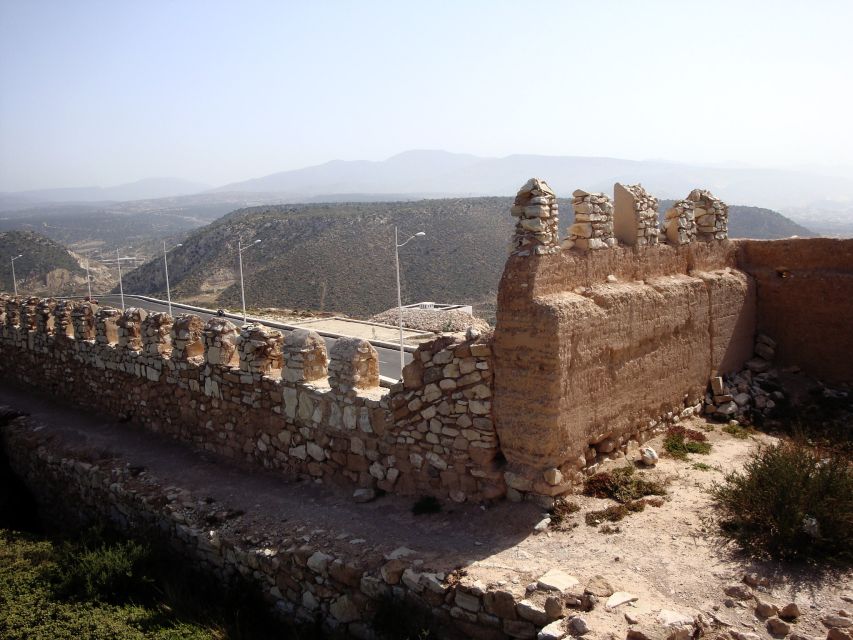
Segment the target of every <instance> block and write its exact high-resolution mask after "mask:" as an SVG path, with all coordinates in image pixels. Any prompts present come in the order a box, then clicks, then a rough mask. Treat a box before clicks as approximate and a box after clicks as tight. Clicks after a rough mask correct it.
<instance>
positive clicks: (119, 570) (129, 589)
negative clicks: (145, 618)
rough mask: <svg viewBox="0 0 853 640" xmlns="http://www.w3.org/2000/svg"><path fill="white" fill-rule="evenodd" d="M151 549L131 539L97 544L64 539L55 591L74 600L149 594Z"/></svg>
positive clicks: (124, 599) (110, 599)
mask: <svg viewBox="0 0 853 640" xmlns="http://www.w3.org/2000/svg"><path fill="white" fill-rule="evenodd" d="M150 553H151V551H150V549H149V548H148V547H147V546H145V545H141V544H139V543H138V542H135V541H133V540H124V541H121V542H116V543H109V542H102V543H100V544H98V545H96V546H89V545H77V544H72V543H70V542H66V543H65V544H64V545H63V546H62V548H61V550H60V553H59V563H58V566H59V576H58V577H59V580H58V584H57V593H58V594H59V595H61V596H63V597H70V598H74V599H77V600H94V601H97V600H102V601H105V602H127V601H128V600H130V599H131V598H133V597H134V596H136V597H138V598H140V599H143V598H144V597H146V596H148V593H147V592H148V591H149V589H148V587H150V584H151V582H152V581H151V579H150V578H149V577H148V576H147V575H146V565H148V564H150V562H151V561H150Z"/></svg>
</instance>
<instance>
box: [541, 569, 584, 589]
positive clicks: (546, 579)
mask: <svg viewBox="0 0 853 640" xmlns="http://www.w3.org/2000/svg"><path fill="white" fill-rule="evenodd" d="M536 582H537V585H538V586H539V588H540V589H544V590H545V591H559V592H560V593H565V592H567V591H568V590H569V589H571V588H572V587H574V586H576V585H577V584H578V579H577V578H575V577H574V576H571V575H569V574H568V573H566V572H565V571H563V570H561V569H551V570H550V571H548V572H547V573H546V574H544V575H543V576H541V577H540V578H539V580H537V581H536Z"/></svg>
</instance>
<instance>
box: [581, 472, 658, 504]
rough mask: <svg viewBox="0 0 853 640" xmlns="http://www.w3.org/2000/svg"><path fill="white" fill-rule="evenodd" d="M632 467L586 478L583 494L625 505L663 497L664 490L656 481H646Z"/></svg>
mask: <svg viewBox="0 0 853 640" xmlns="http://www.w3.org/2000/svg"><path fill="white" fill-rule="evenodd" d="M634 471H635V470H634V467H619V468H618V469H614V470H613V471H602V472H600V473H596V474H595V475H593V476H590V477H589V478H587V480H586V482H585V483H584V493H585V494H586V495H588V496H593V497H595V498H610V499H612V500H616V502H621V503H623V504H624V503H627V502H630V501H631V500H637V499H638V498H642V497H644V496H663V495H666V489H665V488H664V486H663V484H662V483H660V482H658V481H656V480H647V479H646V478H645V477H644V475H643V474H635V473H634Z"/></svg>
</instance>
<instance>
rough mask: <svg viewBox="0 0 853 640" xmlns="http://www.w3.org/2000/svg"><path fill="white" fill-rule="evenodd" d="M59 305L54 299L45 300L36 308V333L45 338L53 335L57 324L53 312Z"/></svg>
mask: <svg viewBox="0 0 853 640" xmlns="http://www.w3.org/2000/svg"><path fill="white" fill-rule="evenodd" d="M56 305H57V301H56V299H54V298H44V299H42V300H40V301H39V304H38V307H36V331H37V332H38V333H40V334H42V335H44V336H49V335H53V328H54V325H55V323H56V318H55V317H54V315H53V310H54V308H55V307H56Z"/></svg>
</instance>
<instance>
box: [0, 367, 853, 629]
mask: <svg viewBox="0 0 853 640" xmlns="http://www.w3.org/2000/svg"><path fill="white" fill-rule="evenodd" d="M0 404H5V405H9V406H11V407H14V408H16V409H19V410H24V411H27V412H29V413H30V414H31V415H32V417H33V419H34V421H35V422H36V423H37V424H38V426H37V429H38V431H39V434H38V437H39V438H45V439H57V440H54V441H55V442H58V441H62V442H63V443H65V444H67V445H68V446H70V447H72V448H74V449H75V450H77V451H80V452H88V453H89V454H90V455H92V456H94V457H104V456H114V457H119V458H122V459H125V460H127V461H128V462H129V463H130V464H134V465H138V466H142V467H144V468H145V469H146V473H147V474H150V477H156V478H157V480H158V481H159V482H160V483H161V484H164V485H171V486H174V487H176V488H179V489H182V490H185V491H186V492H187V495H188V496H189V495H192V496H193V498H194V499H202V498H207V499H209V500H215V501H216V502H217V503H221V504H222V505H223V506H224V507H225V508H227V509H229V510H232V511H235V512H239V511H242V512H244V514H243V515H241V516H239V517H237V518H235V519H234V520H233V521H231V522H230V523H229V525H228V526H229V527H231V528H232V529H233V531H234V532H235V533H240V534H241V535H244V536H246V539H250V540H252V541H253V542H255V543H256V544H258V545H265V546H266V545H288V544H291V543H292V542H293V541H294V540H299V541H304V542H306V543H310V544H311V545H312V546H316V547H318V548H319V547H324V548H327V549H330V550H332V551H333V552H334V553H335V554H336V555H338V556H341V555H344V554H346V555H347V556H348V557H350V558H353V559H360V560H361V561H362V562H364V563H366V564H368V565H370V564H374V563H381V562H382V558H383V556H385V555H386V554H388V553H389V552H391V551H392V550H394V549H398V548H399V547H406V548H408V549H410V550H412V553H411V554H409V555H407V556H406V559H407V560H409V561H411V562H413V563H414V564H415V566H416V567H419V570H424V571H426V570H432V571H436V572H443V573H447V572H450V571H451V570H453V569H464V570H465V572H466V573H467V575H466V577H465V578H464V579H465V580H480V581H482V582H483V583H485V584H491V585H496V584H498V585H502V586H503V587H504V588H506V589H508V590H511V591H514V592H515V593H517V594H523V593H524V591H525V587H526V586H527V585H528V584H529V583H531V582H534V581H535V580H536V579H537V578H538V577H539V576H541V575H542V574H544V573H545V572H546V571H548V570H550V569H554V568H559V569H562V570H563V571H565V572H567V573H569V574H571V575H573V576H575V577H576V578H577V579H578V580H580V583H581V584H582V585H584V584H586V583H587V582H588V581H589V580H590V579H591V578H593V577H594V576H596V575H601V576H604V577H605V578H606V579H607V580H608V581H609V582H610V584H611V585H612V586H613V587H614V588H615V589H616V590H619V591H629V592H631V593H632V594H634V595H636V596H638V600H637V601H636V602H635V603H633V604H631V605H622V606H620V607H618V608H617V609H616V610H614V611H612V612H610V611H606V610H605V607H604V603H603V601H602V602H600V603H599V604H598V605H597V606H596V607H595V609H594V610H593V611H590V612H588V613H584V614H582V615H583V616H584V618H585V619H586V621H587V622H588V624H589V627H590V630H591V631H590V633H589V634H587V635H585V636H584V637H585V638H605V637H610V636H609V634H610V633H613V634H615V637H616V638H620V639H621V638H624V637H625V633H626V631H627V630H628V628H629V625H628V622H627V620H626V618H625V615H624V614H625V613H626V612H628V613H629V614H630V615H632V616H635V617H637V618H638V619H640V620H641V621H642V620H644V619H647V618H651V617H653V616H654V615H656V614H657V612H659V611H660V610H661V609H670V610H673V611H677V612H680V613H684V614H689V615H695V614H697V613H700V612H702V613H703V614H705V616H706V619H707V618H709V617H710V616H715V617H716V618H717V619H718V620H719V621H720V622H721V623H722V624H723V625H731V627H725V626H721V627H720V629H721V630H725V629H727V628H728V629H733V630H737V631H740V632H742V633H755V634H757V635H758V637H760V638H770V637H771V636H770V635H769V634H768V633H767V631H766V629H765V626H764V622H763V621H762V620H760V619H758V618H756V617H755V615H754V613H753V610H754V603H751V602H747V603H743V604H735V605H734V606H732V607H727V606H726V605H725V604H724V601H725V600H726V599H727V596H726V595H725V594H724V592H723V589H724V588H725V587H726V586H727V585H730V584H737V583H740V582H741V580H742V578H743V577H744V575H745V574H747V573H757V574H758V575H759V576H762V577H766V578H768V579H769V586H768V587H767V589H766V591H767V593H764V594H761V596H762V598H766V599H768V600H773V601H775V602H779V603H780V604H782V605H784V604H786V603H788V602H796V603H797V604H798V605H799V606H800V608H801V610H802V612H803V615H802V617H801V618H800V619H799V621H798V623H797V624H795V625H794V627H793V631H795V632H797V633H800V634H802V635H804V636H805V637H810V638H815V639H817V638H824V637H825V636H826V630H825V629H824V628H823V627H822V625H821V623H820V618H821V617H822V616H824V615H827V614H829V613H835V612H837V611H838V610H839V609H847V610H850V609H851V608H853V604H851V603H850V602H845V601H843V600H842V599H841V596H842V595H848V596H850V595H853V586H852V585H853V576H852V575H851V573H849V572H848V573H824V574H821V573H819V572H817V571H815V570H814V569H809V568H807V567H784V566H782V565H779V564H777V563H772V562H759V561H755V560H751V559H749V558H747V557H744V556H743V555H742V554H740V553H739V552H738V550H737V549H736V548H734V547H733V546H731V545H729V544H726V543H725V542H724V541H723V540H722V539H720V538H719V537H717V536H716V535H715V527H714V523H713V513H712V508H711V506H710V501H709V498H708V495H707V493H706V489H707V488H708V487H709V486H710V484H711V483H712V482H713V481H715V480H719V479H720V478H721V477H722V473H723V472H725V471H728V470H732V469H735V468H738V467H739V466H740V465H741V464H742V463H743V461H744V460H745V459H746V457H747V455H748V454H749V452H750V451H751V450H752V449H753V448H754V447H756V446H759V444H761V443H767V442H772V439H771V438H769V437H767V436H755V437H754V438H753V439H749V440H738V439H735V438H734V437H732V436H730V435H728V434H725V433H722V432H721V431H720V428H719V426H718V427H717V428H716V430H715V431H714V432H711V433H709V434H708V436H709V440H710V442H712V443H713V450H712V452H711V454H710V455H708V456H698V455H693V456H690V457H691V460H690V461H689V462H680V461H677V460H674V459H671V458H665V457H664V458H662V459H661V461H660V463H659V464H658V466H657V469H656V470H655V471H654V472H653V473H654V474H656V475H659V476H662V477H665V478H668V479H669V480H670V484H669V494H670V495H669V497H668V499H667V500H666V501H665V502H664V504H663V505H662V506H660V507H658V508H654V507H647V508H646V509H645V511H644V512H642V513H636V514H633V515H630V516H628V517H627V518H626V519H624V520H622V521H621V522H619V523H617V525H618V527H619V529H620V531H619V532H618V533H612V534H605V533H601V532H600V531H599V528H598V527H590V526H587V525H586V524H585V523H584V517H583V516H584V513H585V512H586V511H589V510H590V509H600V508H603V507H604V506H606V505H608V504H612V503H611V502H610V501H607V500H599V499H595V498H588V497H583V496H579V497H577V498H576V501H577V503H578V504H579V505H580V506H581V510H580V511H579V512H578V513H576V514H574V515H573V516H571V517H570V523H572V522H573V523H577V526H575V527H571V526H569V527H567V528H566V530H561V531H553V530H548V531H545V532H536V531H535V530H534V527H535V526H536V524H537V523H539V522H540V521H541V519H542V518H543V517H544V516H545V515H546V514H545V512H544V511H543V510H542V509H541V508H540V507H536V506H534V505H533V504H530V503H524V504H512V503H509V502H506V501H502V502H499V503H497V504H495V505H492V506H478V505H453V506H447V507H445V508H444V510H443V511H442V512H440V513H436V514H431V515H421V516H414V515H412V513H411V507H412V504H413V502H414V498H411V497H400V496H390V495H389V496H385V497H383V498H380V499H379V500H376V501H375V502H372V503H368V504H355V503H354V502H353V501H352V500H351V499H350V497H349V496H350V494H351V488H349V489H346V488H333V487H328V486H322V485H317V484H312V483H305V482H294V481H292V480H290V481H289V480H287V479H284V478H282V477H281V476H279V475H273V474H270V473H267V472H263V471H258V470H251V471H250V470H241V469H239V468H237V467H235V466H234V464H233V463H227V464H226V463H224V462H223V461H221V460H219V459H217V458H215V457H213V456H210V455H208V454H200V453H199V452H197V451H194V450H191V449H189V448H188V447H186V446H184V445H181V444H178V443H176V442H174V441H171V440H167V439H163V438H160V437H159V436H156V435H154V434H150V433H148V432H145V431H142V430H141V429H138V428H135V427H134V426H132V425H130V424H127V423H125V424H119V423H116V422H115V421H113V420H112V419H110V418H106V417H103V416H95V415H92V414H88V413H84V412H80V411H76V410H71V409H69V408H68V407H67V406H66V405H61V404H58V403H55V402H53V401H52V400H50V399H49V398H47V397H45V396H41V395H38V394H35V393H33V392H32V391H31V390H29V389H26V390H23V389H15V388H13V387H10V386H8V385H6V384H5V383H4V385H2V386H0ZM702 425H704V422H703V421H699V420H694V421H693V423H692V424H690V425H689V426H691V427H693V428H701V427H702ZM650 444H651V445H652V446H654V447H655V448H656V449H657V450H658V451H659V452H660V451H661V450H662V447H661V446H660V444H661V443H660V438H656V439H654V440H652V441H651V443H650ZM626 462H627V461H626V460H617V461H614V462H613V463H609V464H614V465H619V464H625V463H626ZM695 462H704V463H706V464H707V465H710V466H711V467H713V468H714V469H713V470H710V471H703V470H700V469H696V468H694V467H693V466H692V465H693V463H695ZM187 504H188V505H189V504H191V500H188V501H187Z"/></svg>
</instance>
